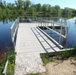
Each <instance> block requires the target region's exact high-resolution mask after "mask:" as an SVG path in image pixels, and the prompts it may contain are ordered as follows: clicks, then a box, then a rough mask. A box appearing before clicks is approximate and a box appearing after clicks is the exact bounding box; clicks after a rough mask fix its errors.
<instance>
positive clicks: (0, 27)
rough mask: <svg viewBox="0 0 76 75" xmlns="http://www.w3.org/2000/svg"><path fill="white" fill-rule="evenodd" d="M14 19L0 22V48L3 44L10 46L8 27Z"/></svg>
mask: <svg viewBox="0 0 76 75" xmlns="http://www.w3.org/2000/svg"><path fill="white" fill-rule="evenodd" d="M13 22H14V21H10V20H8V21H7V22H0V50H1V49H2V48H3V47H5V46H12V42H11V36H10V27H11V25H12V24H13Z"/></svg>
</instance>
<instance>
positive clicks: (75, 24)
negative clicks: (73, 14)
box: [74, 20, 76, 29]
mask: <svg viewBox="0 0 76 75" xmlns="http://www.w3.org/2000/svg"><path fill="white" fill-rule="evenodd" d="M74 27H75V29H76V20H75V22H74Z"/></svg>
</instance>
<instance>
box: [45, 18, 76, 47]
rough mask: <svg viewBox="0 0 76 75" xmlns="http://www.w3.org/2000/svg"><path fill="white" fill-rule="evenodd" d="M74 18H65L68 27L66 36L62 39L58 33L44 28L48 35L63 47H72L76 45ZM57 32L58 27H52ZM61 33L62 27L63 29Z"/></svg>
mask: <svg viewBox="0 0 76 75" xmlns="http://www.w3.org/2000/svg"><path fill="white" fill-rule="evenodd" d="M75 21H76V18H72V19H69V20H67V24H66V26H67V27H68V35H67V38H66V39H64V38H63V37H60V36H59V35H58V34H56V33H55V32H53V31H51V30H44V32H46V33H47V34H48V35H49V36H51V37H52V38H53V39H54V40H55V41H57V42H58V43H59V44H61V45H62V46H64V48H69V47H74V46H76V22H75ZM54 30H55V31H57V32H60V29H54ZM63 34H65V33H64V29H63Z"/></svg>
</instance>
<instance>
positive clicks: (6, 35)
mask: <svg viewBox="0 0 76 75" xmlns="http://www.w3.org/2000/svg"><path fill="white" fill-rule="evenodd" d="M75 20H76V18H73V19H69V20H67V26H68V36H67V39H66V44H65V46H67V47H71V46H72V45H73V46H76V24H75ZM13 22H14V21H10V20H8V21H7V22H5V23H4V22H0V50H1V49H2V48H3V47H5V46H13V45H12V42H11V36H10V27H11V25H12V24H13ZM50 36H51V35H50ZM55 36H58V35H54V34H52V37H53V38H55V39H56V40H57V41H59V38H58V37H59V36H58V37H55ZM62 42H63V43H65V39H62ZM63 43H62V44H63Z"/></svg>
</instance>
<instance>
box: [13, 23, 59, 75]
mask: <svg viewBox="0 0 76 75" xmlns="http://www.w3.org/2000/svg"><path fill="white" fill-rule="evenodd" d="M36 26H38V23H19V28H18V33H17V40H16V47H15V52H16V53H17V55H16V61H15V64H16V66H15V74H14V75H25V74H27V73H36V72H45V71H46V69H45V67H44V66H43V62H42V60H41V58H40V53H46V51H48V52H54V51H60V49H59V48H58V47H57V46H56V45H55V44H54V43H53V42H52V41H50V40H49V39H48V38H47V37H46V36H45V35H44V34H42V32H41V31H39V30H38V29H37V28H36ZM42 36H43V37H42ZM40 42H41V43H40Z"/></svg>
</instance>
